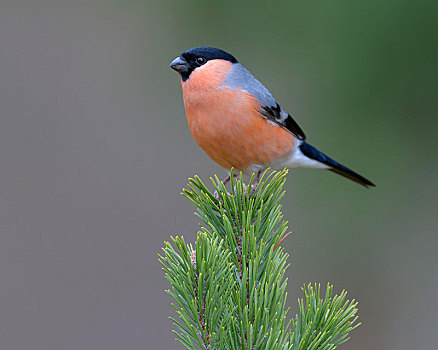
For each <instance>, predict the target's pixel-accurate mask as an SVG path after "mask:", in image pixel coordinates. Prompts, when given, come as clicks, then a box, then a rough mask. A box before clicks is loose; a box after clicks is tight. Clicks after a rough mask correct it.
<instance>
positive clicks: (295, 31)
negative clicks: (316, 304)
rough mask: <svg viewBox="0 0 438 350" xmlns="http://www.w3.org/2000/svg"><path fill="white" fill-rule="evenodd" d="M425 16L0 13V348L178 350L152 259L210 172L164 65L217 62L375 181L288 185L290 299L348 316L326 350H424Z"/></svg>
mask: <svg viewBox="0 0 438 350" xmlns="http://www.w3.org/2000/svg"><path fill="white" fill-rule="evenodd" d="M437 11H438V6H437V2H429V1H408V0H391V1H354V2H353V1H349V0H344V1H278V2H271V3H269V5H268V4H264V3H262V2H254V1H253V2H251V3H247V4H244V3H243V2H242V3H239V2H236V1H216V2H209V1H203V2H201V1H193V0H189V1H182V2H181V1H179V2H177V1H167V0H164V1H97V0H87V1H85V0H83V1H12V0H10V1H8V0H2V1H1V2H0V164H1V170H0V348H1V349H5V350H18V349H28V348H31V349H34V350H52V349H53V350H54V349H62V350H64V349H65V350H67V349H105V350H108V349H181V348H182V347H181V346H180V345H178V344H177V343H175V342H174V336H173V335H172V334H171V332H170V331H171V327H172V326H171V323H170V321H169V320H168V316H169V315H170V314H172V309H171V307H170V301H171V300H170V297H169V296H168V295H167V294H165V293H164V290H165V289H166V288H168V285H167V283H166V281H165V280H164V278H163V274H162V271H161V267H160V265H159V263H158V262H157V253H159V252H160V249H161V247H162V246H163V241H164V240H168V239H169V236H170V235H171V234H172V235H176V234H181V235H184V236H185V237H186V239H187V240H188V241H193V240H194V238H195V235H196V232H197V229H198V226H197V220H196V218H195V217H194V216H193V215H192V214H193V210H194V208H193V207H192V205H191V204H190V203H189V202H188V201H186V200H185V199H184V198H183V197H181V196H180V195H179V193H180V191H181V188H182V187H184V186H185V184H186V183H187V180H186V179H187V178H188V177H191V176H193V174H199V175H200V176H201V177H203V178H204V179H207V178H208V177H209V176H211V175H213V174H214V173H217V174H218V175H219V176H220V177H221V176H224V175H225V172H224V171H223V170H221V169H220V168H219V167H217V166H216V165H215V164H214V163H213V162H212V161H211V160H210V159H209V158H208V157H207V156H206V155H205V154H204V153H203V152H202V150H201V149H200V148H199V147H198V146H197V145H196V144H195V142H194V141H193V139H192V137H191V135H190V133H189V130H188V128H187V126H186V120H185V114H184V108H183V104H182V96H181V87H180V82H179V77H178V76H177V74H176V73H175V72H173V71H171V70H170V69H169V67H168V64H169V62H170V61H171V60H172V59H173V58H174V57H176V56H177V55H178V54H179V53H180V52H182V51H184V50H185V49H187V48H190V47H193V46H199V45H209V46H217V47H220V48H223V49H225V50H227V51H229V52H231V53H233V54H234V55H235V56H237V58H238V59H239V60H240V61H241V62H242V63H243V64H244V65H245V66H246V67H247V68H248V69H249V70H250V71H252V72H253V73H254V74H255V76H256V77H257V78H259V79H260V80H261V81H262V82H263V83H264V84H265V85H266V86H267V87H268V88H270V89H271V91H272V93H273V94H274V95H275V96H276V97H277V99H278V100H279V102H280V103H281V104H282V105H283V106H284V107H285V108H286V109H287V110H288V111H289V112H290V113H292V114H294V115H295V117H296V120H297V121H298V122H299V124H300V125H301V127H302V128H303V129H304V131H305V132H306V133H307V134H308V136H309V142H310V143H312V144H314V145H315V146H317V147H318V148H320V149H321V150H323V151H325V152H327V153H328V154H329V155H331V156H333V157H334V158H336V159H338V160H339V161H342V162H343V163H345V164H346V165H349V166H351V167H352V168H353V169H355V170H357V171H358V172H360V173H363V175H365V176H367V177H369V178H370V179H371V180H373V181H374V182H376V183H377V187H376V188H375V189H371V190H365V189H363V188H361V187H360V186H357V185H356V184H354V183H352V182H349V181H348V180H345V179H343V178H341V177H339V176H335V175H332V174H331V173H328V172H323V171H314V170H306V169H299V170H297V171H293V172H292V173H291V174H290V175H289V177H288V182H287V185H286V189H287V195H286V198H285V200H284V213H285V218H286V219H287V220H289V222H290V228H291V230H292V231H293V235H292V236H290V237H289V238H288V239H287V241H286V242H285V244H286V248H287V250H288V251H290V252H291V262H292V265H291V267H290V269H289V270H288V273H287V275H288V276H289V286H288V290H289V299H288V301H289V304H290V306H291V308H292V311H291V315H292V314H294V312H295V310H296V305H297V304H296V298H297V297H298V296H300V295H301V293H300V287H301V285H302V284H304V283H307V282H310V281H313V282H321V283H323V284H325V283H326V282H327V281H330V282H332V283H334V285H335V289H336V290H337V291H338V292H339V291H340V290H341V289H343V288H345V289H347V290H348V291H349V296H350V297H351V298H355V299H357V300H359V302H360V310H359V315H360V320H361V322H362V323H363V325H362V326H361V327H360V328H359V329H358V330H357V331H355V332H354V333H352V339H351V340H350V341H349V342H348V343H347V344H346V345H344V346H342V348H343V349H357V350H359V349H411V348H415V349H435V348H437V346H436V329H437V328H438V322H437V313H438V302H437V300H436V297H437V290H438V264H437V262H436V250H437V249H436V248H437V243H438V238H437V229H438V210H437V209H438V205H437V204H438V203H437V192H438V191H437V190H438V188H437V187H438V186H437V175H438V173H437V170H438V163H437V146H438V143H437V140H436V132H437V127H438V123H437V118H436V115H437V110H438V102H437V101H438V84H437V83H438V79H437V73H438V69H437V62H438V42H437V38H438V23H437V20H436V15H437Z"/></svg>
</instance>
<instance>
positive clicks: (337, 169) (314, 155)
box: [300, 142, 376, 188]
mask: <svg viewBox="0 0 438 350" xmlns="http://www.w3.org/2000/svg"><path fill="white" fill-rule="evenodd" d="M300 150H301V152H303V154H304V155H305V156H306V157H309V158H310V159H314V160H317V161H318V162H321V163H324V164H326V165H328V166H329V167H330V169H328V170H330V171H333V172H334V173H336V174H339V175H342V176H344V177H346V178H348V179H350V180H353V181H354V182H357V183H358V184H360V185H362V186H365V187H367V188H368V187H370V186H372V187H374V186H376V185H374V184H373V183H372V182H371V181H369V180H367V179H365V178H364V177H363V176H360V175H359V174H357V173H355V172H354V171H353V170H350V169H348V168H347V167H345V166H343V165H342V164H339V163H338V162H336V161H334V160H333V159H331V158H329V157H327V156H326V155H325V154H324V153H322V152H320V151H318V150H317V149H316V148H315V147H313V146H310V145H309V144H308V143H305V142H303V143H302V144H301V145H300Z"/></svg>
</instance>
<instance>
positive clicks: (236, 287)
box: [160, 170, 359, 350]
mask: <svg viewBox="0 0 438 350" xmlns="http://www.w3.org/2000/svg"><path fill="white" fill-rule="evenodd" d="M286 174H287V170H283V171H281V172H271V173H268V172H265V173H264V174H263V175H262V177H261V179H260V181H259V184H258V185H257V187H256V189H255V191H253V194H252V195H251V196H250V189H251V183H252V179H251V181H250V185H249V186H245V185H244V183H243V180H242V176H240V177H239V178H238V179H236V178H235V177H234V176H233V174H231V181H230V182H231V193H228V192H227V189H226V188H225V186H224V184H223V183H222V182H221V181H219V179H218V178H217V177H215V179H214V180H213V179H212V184H213V187H214V189H215V190H216V191H217V193H218V194H219V198H216V197H215V196H214V195H213V193H212V192H211V191H210V190H209V189H208V188H207V186H206V185H205V184H204V183H203V182H202V181H201V179H199V177H197V176H195V178H194V179H190V182H189V185H188V186H189V189H188V190H184V192H183V195H184V196H185V197H187V198H188V199H189V200H190V201H191V202H192V203H193V204H194V205H195V206H196V208H197V212H196V213H195V215H196V216H197V217H198V218H199V219H200V220H201V222H202V226H201V230H200V232H199V233H198V236H197V240H196V247H195V249H193V247H192V245H190V244H186V243H185V241H184V239H183V238H182V237H176V238H172V241H173V244H174V246H175V247H176V248H174V247H173V245H171V244H170V243H167V242H166V243H165V247H164V248H163V252H164V255H163V256H160V262H161V263H162V265H163V269H164V272H165V277H166V279H167V280H168V281H169V283H170V284H171V286H172V289H171V290H169V291H168V293H169V294H170V295H171V296H172V297H173V299H174V301H175V304H173V306H174V308H175V310H176V312H177V315H178V316H179V318H178V319H175V318H172V320H173V322H174V325H175V326H176V328H177V329H178V330H179V331H178V332H177V331H174V333H175V334H176V336H177V341H179V342H180V343H181V344H182V345H183V346H184V347H185V348H186V349H190V350H192V349H215V350H216V349H217V350H219V349H248V350H252V349H272V350H276V349H293V350H295V349H297V350H298V349H301V350H304V349H318V350H331V349H334V348H336V347H337V346H338V345H340V344H342V343H344V342H345V341H346V340H348V338H347V337H348V333H349V332H350V331H352V330H353V329H355V328H356V327H357V326H358V325H359V324H355V321H356V319H357V317H356V316H355V315H356V312H357V308H356V306H357V303H356V302H354V301H351V302H349V301H345V296H346V293H345V292H344V291H343V292H342V293H341V295H339V296H334V297H332V293H333V287H332V286H330V285H328V286H327V291H326V294H325V297H324V299H321V298H320V287H319V285H318V286H316V285H315V287H312V285H310V284H309V285H308V286H307V287H304V288H303V291H304V299H302V300H299V303H298V308H299V314H298V315H297V316H296V317H295V318H294V319H293V320H291V321H289V322H287V312H288V309H287V308H286V297H287V293H286V286H287V279H286V278H284V274H285V271H286V269H287V267H288V265H287V258H288V254H287V253H285V252H284V250H283V249H282V248H281V246H279V245H280V243H281V242H282V240H283V239H284V238H285V237H286V236H287V235H288V234H289V233H286V231H287V222H285V221H283V214H282V212H281V204H280V200H281V199H282V198H283V196H284V191H283V185H284V183H285V181H286Z"/></svg>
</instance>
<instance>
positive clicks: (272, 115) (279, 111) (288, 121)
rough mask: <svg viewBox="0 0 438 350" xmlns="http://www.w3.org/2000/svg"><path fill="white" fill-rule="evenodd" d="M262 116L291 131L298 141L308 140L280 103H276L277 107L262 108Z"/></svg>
mask: <svg viewBox="0 0 438 350" xmlns="http://www.w3.org/2000/svg"><path fill="white" fill-rule="evenodd" d="M261 114H262V115H263V116H264V117H265V118H268V119H270V120H272V121H274V122H275V123H277V124H279V125H281V126H283V127H284V128H286V129H287V130H289V131H290V132H291V133H292V134H294V135H295V136H296V137H297V138H298V139H300V140H305V139H306V135H304V132H303V130H301V128H300V127H299V125H298V124H297V122H296V121H295V120H294V119H293V118H292V117H291V115H290V114H289V113H287V112H286V111H285V110H284V109H283V108H282V107H281V106H280V105H279V104H278V103H276V106H263V107H262V108H261Z"/></svg>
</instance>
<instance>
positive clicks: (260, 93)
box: [170, 47, 375, 187]
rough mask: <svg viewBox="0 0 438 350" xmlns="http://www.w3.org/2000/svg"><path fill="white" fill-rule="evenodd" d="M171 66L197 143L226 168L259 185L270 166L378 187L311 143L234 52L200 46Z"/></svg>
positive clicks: (181, 56)
mask: <svg viewBox="0 0 438 350" xmlns="http://www.w3.org/2000/svg"><path fill="white" fill-rule="evenodd" d="M170 67H171V68H172V69H174V70H176V71H177V72H178V73H180V75H181V83H182V90H183V97H184V106H185V109H186V114H187V121H188V124H189V128H190V131H191V133H192V135H193V137H194V139H195V140H196V142H197V143H198V145H199V146H201V148H202V149H203V150H204V151H205V152H206V153H207V154H208V155H209V156H210V157H211V158H212V159H213V160H214V161H215V162H216V163H218V164H219V165H220V166H222V167H223V168H225V169H231V168H234V169H237V170H240V171H242V172H243V173H244V174H251V173H253V172H254V173H256V174H257V175H256V180H255V181H256V182H258V178H259V176H260V173H261V171H262V170H264V169H266V168H268V167H272V168H283V167H288V168H295V167H306V168H318V169H328V170H331V171H333V172H335V173H337V174H340V175H342V176H345V177H346V178H348V179H350V180H353V181H355V182H357V183H359V184H361V185H363V186H365V187H369V186H375V185H374V184H373V183H372V182H371V181H369V180H367V179H365V178H364V177H363V176H361V175H359V174H357V173H355V172H354V171H352V170H350V169H348V168H347V167H345V166H343V165H341V164H339V163H338V162H336V161H334V160H333V159H331V158H329V157H327V156H326V155H325V154H323V153H321V152H320V151H318V150H317V149H316V148H314V147H313V146H311V145H309V144H308V143H306V142H305V140H306V136H305V135H304V132H303V130H301V128H300V127H299V126H298V124H297V123H296V122H295V120H294V119H293V118H292V117H291V116H290V114H288V113H287V112H286V111H285V110H284V109H283V108H282V107H281V106H280V105H279V104H278V103H277V101H276V100H275V98H274V97H273V96H272V94H271V93H270V92H269V90H268V89H266V87H264V86H263V85H262V84H261V83H260V82H259V81H258V80H257V79H256V78H254V76H253V75H252V74H251V73H250V72H248V71H247V70H246V69H245V67H243V66H242V65H241V64H240V63H239V62H238V61H237V60H236V58H234V57H233V56H232V55H230V54H229V53H226V52H225V51H222V50H219V49H215V48H212V47H195V48H192V49H190V50H187V51H185V52H183V53H182V54H181V55H179V56H178V57H177V58H176V59H175V60H174V61H173V62H172V63H171V64H170ZM228 180H229V178H227V179H226V180H225V181H224V182H225V183H226V182H228Z"/></svg>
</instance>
